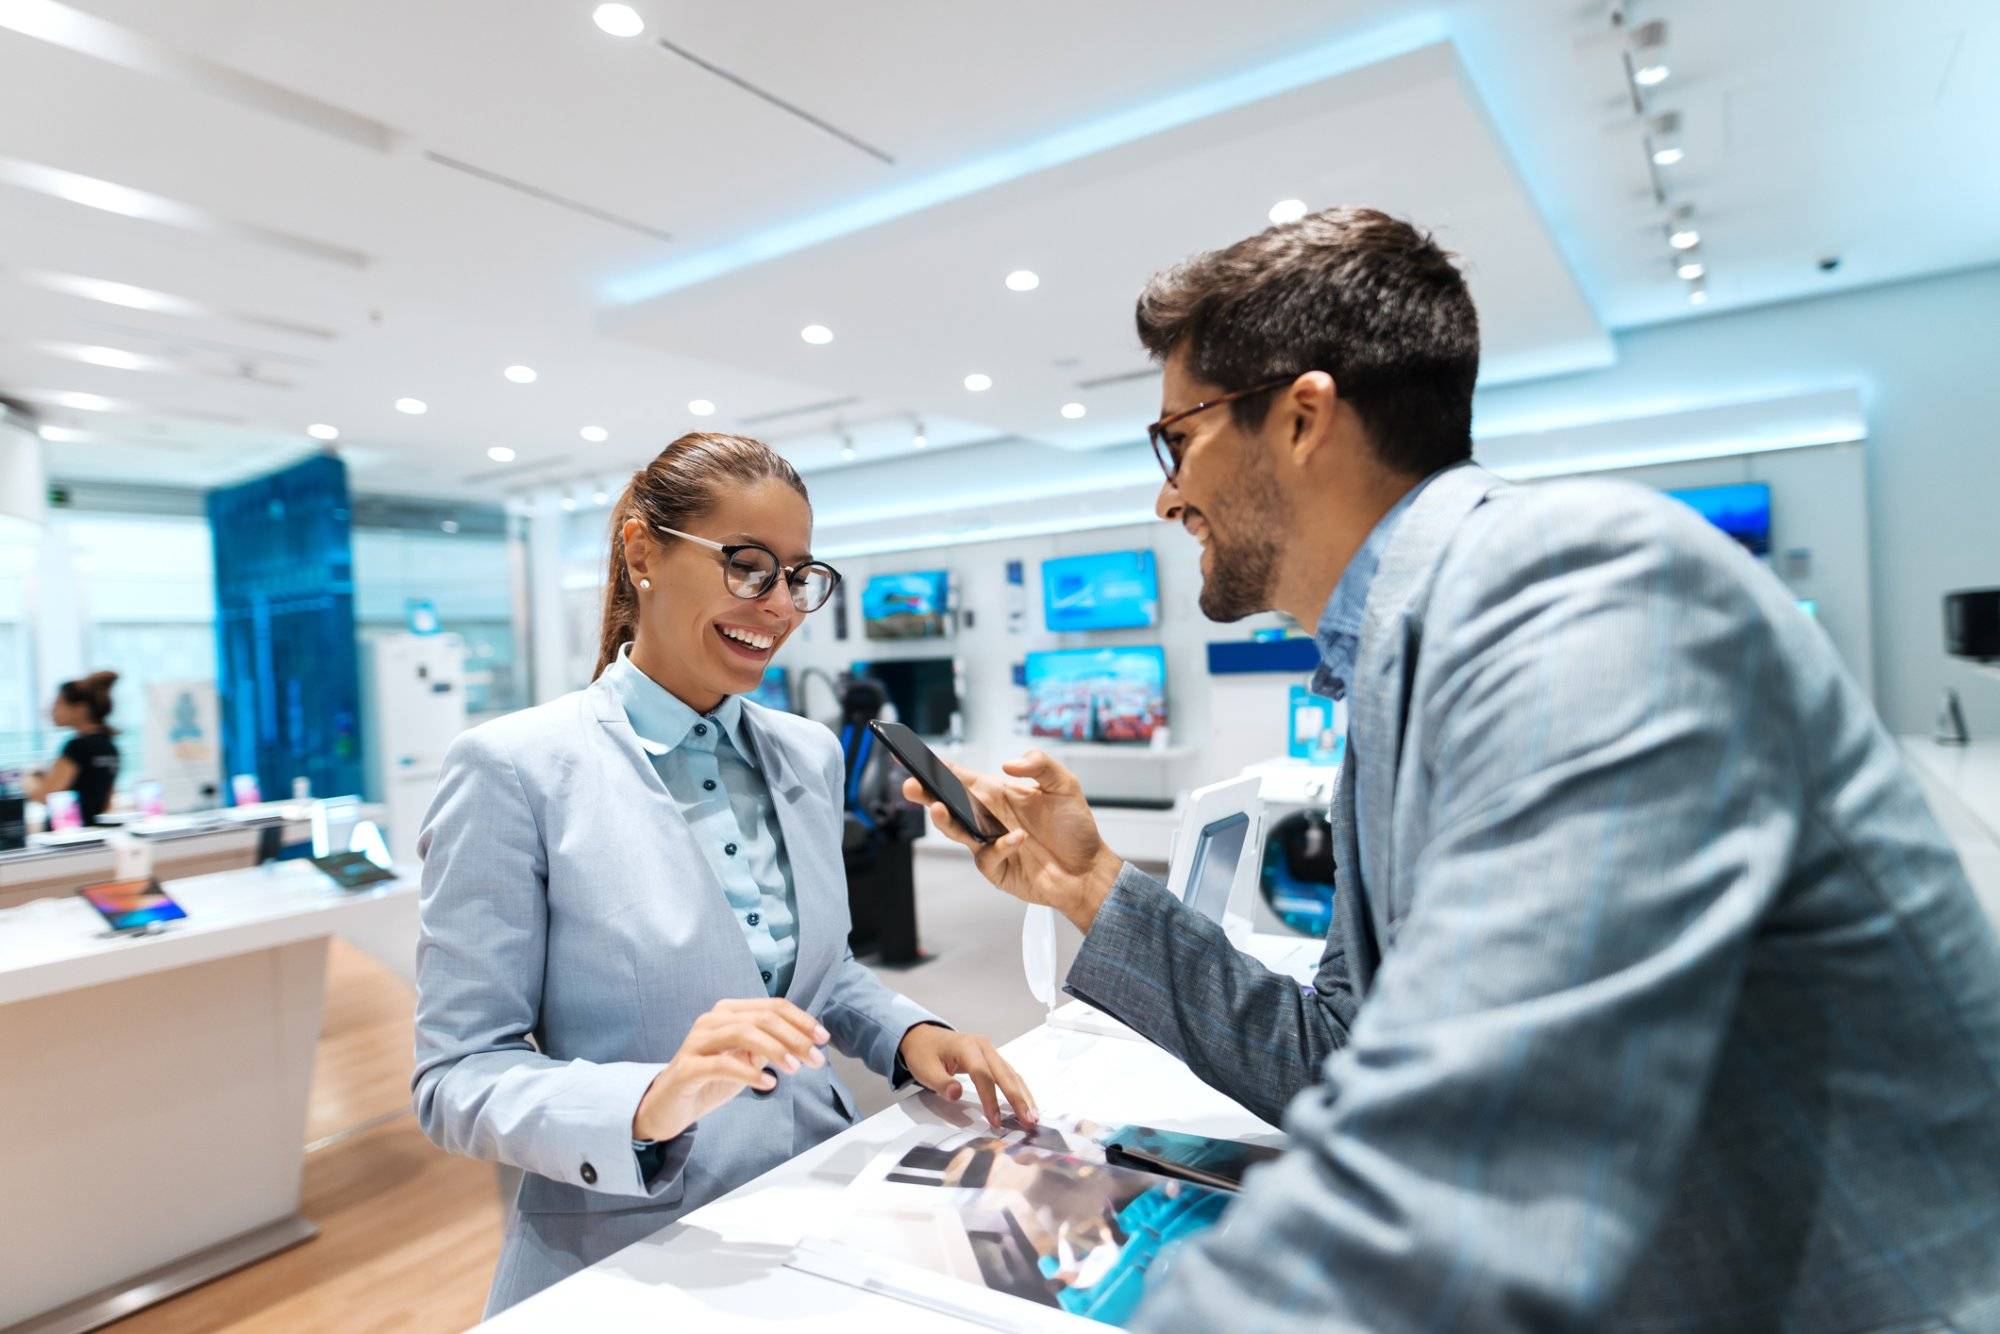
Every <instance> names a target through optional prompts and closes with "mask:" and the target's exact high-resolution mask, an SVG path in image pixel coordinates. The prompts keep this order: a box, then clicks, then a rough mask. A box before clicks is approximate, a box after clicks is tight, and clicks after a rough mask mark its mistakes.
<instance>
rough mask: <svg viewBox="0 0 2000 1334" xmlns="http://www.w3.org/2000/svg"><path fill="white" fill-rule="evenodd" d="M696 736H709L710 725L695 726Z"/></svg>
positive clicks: (699, 724)
mask: <svg viewBox="0 0 2000 1334" xmlns="http://www.w3.org/2000/svg"><path fill="white" fill-rule="evenodd" d="M694 734H695V735H696V736H707V735H708V724H707V723H696V724H695V725H694Z"/></svg>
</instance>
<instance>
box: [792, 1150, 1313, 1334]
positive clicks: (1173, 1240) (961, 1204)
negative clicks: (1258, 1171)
mask: <svg viewBox="0 0 2000 1334" xmlns="http://www.w3.org/2000/svg"><path fill="white" fill-rule="evenodd" d="M1004 1127H1005V1128H1004V1129H1003V1130H1001V1131H998V1132H994V1131H990V1130H987V1129H984V1128H982V1129H979V1130H962V1129H958V1128H955V1127H950V1126H927V1127H921V1128H919V1129H917V1130H915V1131H912V1132H911V1133H910V1134H909V1135H907V1136H905V1137H904V1138H903V1139H901V1140H899V1141H898V1142H897V1143H895V1144H893V1145H891V1146H890V1147H889V1148H887V1149H885V1150H884V1151H883V1152H882V1153H880V1154H879V1155H877V1156H876V1158H875V1159H874V1161H873V1162H871V1163H870V1164H869V1165H868V1167H867V1168H865V1169H864V1170H863V1171H862V1173H861V1174H860V1176H858V1177H857V1178H856V1179H855V1180H854V1182H853V1184H852V1185H850V1186H849V1187H848V1188H847V1200H846V1203H847V1204H848V1206H849V1207H848V1208H846V1209H843V1210H842V1211H841V1212H842V1217H841V1225H840V1233H839V1235H838V1236H825V1235H812V1234H809V1235H807V1236H806V1237H805V1238H803V1239H802V1240H801V1241H800V1242H799V1245H798V1249H797V1250H796V1251H795V1252H794V1253H793V1256H792V1259H791V1265H792V1267H793V1268H796V1269H802V1270H805V1271H806V1272H808V1273H813V1274H819V1275H822V1276H824V1277H827V1278H832V1279H837V1280H838V1281H840V1282H842V1283H849V1284H853V1285H854V1286H857V1287H862V1288H866V1289H868V1290H870V1291H874V1292H880V1293H883V1294H886V1295H888V1296H892V1297H897V1298H900V1299H901V1300H903V1301H907V1302H912V1303H915V1304H917V1305H920V1306H925V1307H928V1308H930V1309H932V1310H936V1311H942V1312H947V1313H949V1314H952V1315H955V1316H959V1317H961V1318H964V1319H967V1320H972V1321H975V1322H978V1323H980V1324H985V1325H989V1326H992V1327H996V1328H1002V1329H1075V1328H1077V1325H1076V1320H1077V1318H1078V1317H1083V1318H1087V1319H1090V1320H1096V1321H1101V1322H1103V1323H1104V1324H1107V1325H1115V1326H1119V1327H1123V1326H1124V1325H1126V1324H1127V1323H1128V1322H1129V1321H1130V1320H1131V1318H1132V1315H1133V1313H1134V1312H1135V1311H1136V1310H1137V1309H1138V1307H1139V1300H1140V1298H1141V1297H1143V1296H1144V1295H1145V1293H1146V1290H1147V1288H1148V1287H1150V1286H1156V1285H1157V1284H1159V1283H1160V1282H1161V1281H1162V1280H1163V1279H1164V1277H1165V1276H1166V1274H1167V1273H1168V1272H1169V1271H1170V1270H1171V1269H1172V1267H1173V1265H1174V1263H1175V1257H1176V1255H1177V1254H1178V1253H1179V1252H1180V1250H1181V1249H1182V1248H1183V1247H1185V1246H1186V1245H1187V1244H1188V1242H1189V1241H1190V1240H1191V1239H1193V1238H1194V1237H1196V1236H1198V1235H1199V1234H1200V1233H1202V1232H1204V1231H1206V1230H1207V1229H1208V1228H1211V1227H1213V1226H1214V1225H1215V1223H1216V1221H1217V1220H1218V1219H1220V1218H1221V1217H1222V1214H1223V1211H1224V1210H1225V1209H1226V1208H1228V1206H1229V1203H1230V1201H1231V1200H1232V1199H1233V1198H1234V1196H1235V1191H1236V1190H1237V1188H1238V1187H1240V1186H1241V1185H1242V1182H1243V1174H1244V1172H1245V1171H1246V1170H1248V1169H1249V1168H1251V1167H1253V1166H1255V1165H1256V1164H1258V1163H1261V1162H1264V1161H1266V1160H1268V1159H1271V1158H1275V1157H1277V1156H1278V1153H1279V1150H1278V1149H1276V1148H1273V1147H1269V1146H1264V1145H1256V1144H1244V1143H1241V1142H1239V1141H1236V1140H1226V1139H1212V1138H1209V1137H1208V1136H1205V1135H1189V1134H1182V1133H1179V1132H1176V1131H1167V1130H1154V1129H1152V1128H1150V1127H1147V1126H1129V1125H1128V1126H1106V1125H1099V1124H1097V1123H1095V1122H1090V1121H1082V1120H1075V1119H1069V1118H1051V1119H1049V1120H1047V1121H1045V1122H1043V1123H1042V1124H1041V1125H1038V1126H1036V1127H1035V1128H1033V1129H1027V1128H1025V1127H1023V1126H1022V1125H1021V1124H1020V1123H1019V1122H1017V1121H1015V1120H1013V1119H1012V1118H1011V1117H1010V1118H1008V1119H1007V1120H1006V1121H1005V1122H1004Z"/></svg>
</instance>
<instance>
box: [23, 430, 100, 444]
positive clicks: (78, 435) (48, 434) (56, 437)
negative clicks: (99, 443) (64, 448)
mask: <svg viewBox="0 0 2000 1334" xmlns="http://www.w3.org/2000/svg"><path fill="white" fill-rule="evenodd" d="M35 434H37V435H39V436H41V437H42V439H44V440H46V441H48V442H49V443H50V444H55V445H81V444H84V443H86V442H88V441H91V440H95V439H96V438H97V437H96V436H94V435H92V434H91V433H90V432H88V431H79V430H76V429H75V428H74V427H69V426H38V427H36V428H35Z"/></svg>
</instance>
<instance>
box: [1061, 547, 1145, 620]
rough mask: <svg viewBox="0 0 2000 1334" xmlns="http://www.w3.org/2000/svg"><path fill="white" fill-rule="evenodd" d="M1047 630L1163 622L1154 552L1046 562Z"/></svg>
mask: <svg viewBox="0 0 2000 1334" xmlns="http://www.w3.org/2000/svg"><path fill="white" fill-rule="evenodd" d="M1042 612H1043V616H1044V617H1045V618H1046V620H1047V622H1048V627H1049V629H1050V630H1053V631H1055V632H1057V633H1061V632H1063V631H1067V630H1133V629H1141V628H1144V627H1146V626H1152V625H1158V624H1159V623H1160V580H1159V576H1158V574H1157V573H1156V572H1155V570H1154V567H1153V553H1152V552H1150V551H1100V552H1097V553H1095V554H1093V555H1089V556H1064V557H1062V558H1061V559H1059V560H1045V561H1043V562H1042Z"/></svg>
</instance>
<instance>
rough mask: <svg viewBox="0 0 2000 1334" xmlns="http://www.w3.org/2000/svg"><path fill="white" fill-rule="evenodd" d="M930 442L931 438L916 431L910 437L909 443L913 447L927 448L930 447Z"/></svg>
mask: <svg viewBox="0 0 2000 1334" xmlns="http://www.w3.org/2000/svg"><path fill="white" fill-rule="evenodd" d="M930 443H931V438H930V437H929V436H927V435H925V434H924V433H923V432H922V431H918V432H917V433H916V434H915V435H913V436H911V437H910V445H911V447H912V448H915V449H928V448H930Z"/></svg>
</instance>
